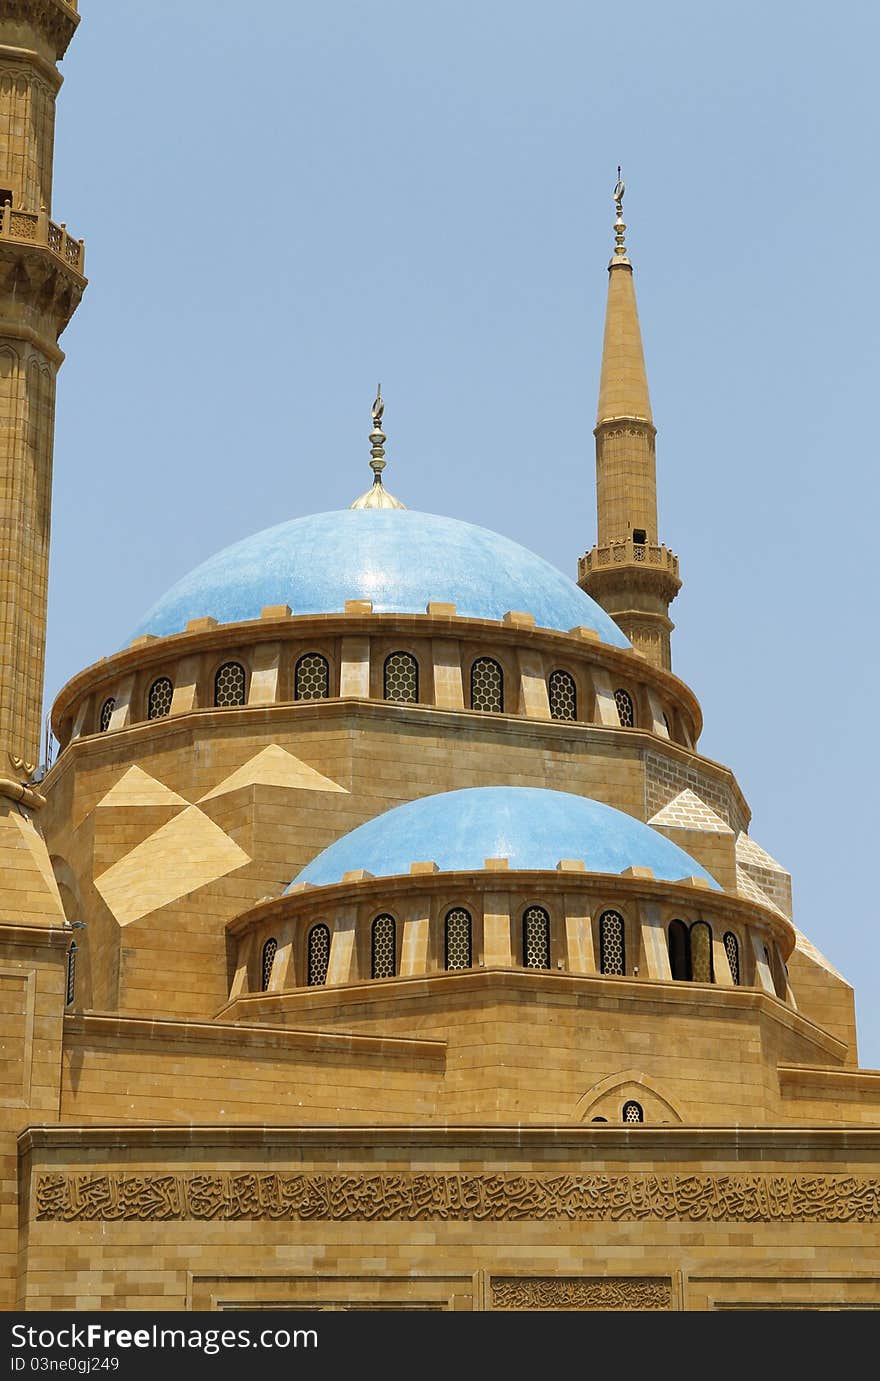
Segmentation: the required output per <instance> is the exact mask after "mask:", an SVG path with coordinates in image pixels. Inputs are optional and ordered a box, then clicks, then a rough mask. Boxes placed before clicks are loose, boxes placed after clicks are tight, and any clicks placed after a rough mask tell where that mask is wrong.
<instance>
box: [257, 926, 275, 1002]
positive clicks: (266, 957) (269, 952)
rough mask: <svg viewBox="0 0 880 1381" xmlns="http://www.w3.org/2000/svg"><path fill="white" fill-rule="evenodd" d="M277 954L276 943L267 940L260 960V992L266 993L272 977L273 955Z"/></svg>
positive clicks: (272, 940)
mask: <svg viewBox="0 0 880 1381" xmlns="http://www.w3.org/2000/svg"><path fill="white" fill-rule="evenodd" d="M277 952H278V941H277V940H275V939H269V940H267V941H266V943H265V944H264V945H263V953H262V956H261V958H260V991H261V992H264V993H265V992H267V991H268V989H269V981H270V979H271V977H272V965H273V964H274V963H275V955H276V954H277Z"/></svg>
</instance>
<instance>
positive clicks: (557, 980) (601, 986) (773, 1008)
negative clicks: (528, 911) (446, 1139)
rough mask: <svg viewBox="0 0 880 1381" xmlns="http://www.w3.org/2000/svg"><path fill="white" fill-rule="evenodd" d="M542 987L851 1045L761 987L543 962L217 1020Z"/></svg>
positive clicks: (825, 1047) (227, 1012)
mask: <svg viewBox="0 0 880 1381" xmlns="http://www.w3.org/2000/svg"><path fill="white" fill-rule="evenodd" d="M542 992H547V993H549V994H550V995H551V996H553V997H555V998H557V999H559V998H570V999H572V1000H573V1001H577V1002H578V1003H579V1004H580V1005H585V1004H587V1003H588V1001H589V1000H591V999H592V1001H593V1003H594V1004H595V1005H596V1006H597V1007H601V1006H602V1004H603V1003H612V1004H613V1006H614V1009H615V1011H617V1012H632V1013H633V1014H638V1012H639V1011H640V1010H642V1009H643V1007H644V1004H645V1002H646V1001H653V1002H658V1003H662V1004H663V1005H664V1006H666V1007H668V1008H669V1009H670V1012H673V1013H674V1012H675V1009H676V1008H678V1009H686V1010H687V1011H689V1012H690V1013H691V1015H692V1014H693V1013H694V1012H695V1011H699V1012H700V1013H701V1014H702V1013H709V1012H712V1011H713V1010H714V1012H715V1013H716V1014H717V1013H724V1014H725V1015H726V1016H728V1017H730V1016H735V1017H740V1018H745V1017H748V1016H749V1015H750V1014H757V1016H758V1017H759V1018H760V1019H762V1020H766V1021H769V1022H771V1023H772V1024H774V1025H776V1026H781V1027H783V1028H785V1029H786V1030H787V1031H789V1032H792V1033H794V1034H795V1035H796V1036H797V1037H798V1039H800V1040H805V1041H807V1042H808V1043H809V1044H810V1045H812V1046H814V1047H815V1048H816V1050H817V1051H818V1052H819V1053H820V1055H821V1058H822V1059H824V1060H825V1061H829V1060H831V1061H834V1060H839V1061H840V1064H841V1065H842V1064H843V1061H844V1059H845V1058H846V1054H847V1047H846V1046H845V1045H844V1043H843V1042H842V1041H839V1040H837V1039H836V1038H835V1037H834V1036H831V1035H829V1034H828V1032H827V1031H823V1030H822V1028H821V1027H820V1026H817V1025H816V1023H815V1022H813V1021H810V1019H809V1018H808V1017H805V1016H803V1015H802V1014H801V1013H800V1012H796V1011H794V1010H793V1009H792V1008H790V1007H786V1005H785V1004H784V1003H783V1002H781V1001H780V1000H779V999H778V998H775V997H770V996H769V994H767V993H764V992H761V991H760V989H758V988H722V987H720V986H719V985H718V984H710V983H684V982H675V981H673V980H670V981H669V982H668V983H661V982H656V981H654V980H651V979H644V978H616V977H611V976H610V975H607V974H571V973H559V972H554V971H546V972H545V971H541V970H537V969H523V968H516V969H490V968H486V969H471V970H467V971H456V972H455V973H447V972H440V973H436V974H419V975H418V977H416V978H402V977H397V978H372V979H367V980H361V981H359V982H356V983H350V984H345V985H340V986H339V987H333V988H317V987H316V988H296V989H290V990H289V991H288V992H286V993H285V992H278V993H251V994H245V995H243V996H241V997H238V998H234V999H233V1000H232V1001H231V1002H229V1003H227V1004H226V1006H225V1007H223V1008H221V1010H220V1011H219V1012H218V1013H217V1020H218V1021H219V1020H224V1021H227V1022H228V1021H230V1020H231V1019H234V1018H233V1016H232V1014H233V1013H240V1014H241V1017H242V1020H243V1021H244V1023H245V1024H246V1025H252V1024H253V1023H254V1019H255V1017H256V1016H257V1014H258V1013H259V1012H261V1011H263V1012H274V1013H276V1014H284V1015H286V1014H287V1013H299V1014H304V1013H306V1012H308V1013H310V1014H313V1015H314V1016H315V1018H316V1019H318V1020H320V1019H321V1009H322V1008H325V1009H327V1011H328V1014H329V1015H328V1019H330V1020H334V1021H339V1020H340V1017H341V1015H342V1013H343V1012H344V1011H345V1010H346V1009H347V1008H363V1007H364V1006H368V1007H369V1009H370V1011H371V1012H372V1013H373V1014H374V1015H375V1014H376V1013H378V1012H381V1011H382V1009H383V1008H388V1007H391V1006H395V1005H397V1004H400V1003H411V1002H412V1001H413V999H418V1000H421V999H428V998H436V999H444V998H450V999H454V998H455V999H458V1000H461V998H462V997H465V996H471V997H475V996H477V995H480V994H482V995H483V996H484V997H485V995H486V994H487V993H490V994H494V995H495V996H496V997H497V996H498V995H499V994H504V993H511V994H526V995H528V996H529V997H531V998H532V999H534V998H535V997H536V996H538V995H539V994H540V993H542ZM295 1019H296V1018H295V1017H294V1020H295Z"/></svg>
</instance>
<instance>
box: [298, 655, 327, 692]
mask: <svg viewBox="0 0 880 1381" xmlns="http://www.w3.org/2000/svg"><path fill="white" fill-rule="evenodd" d="M329 694H330V666H329V663H328V661H327V658H326V657H322V656H321V654H320V652H304V653H303V655H302V656H301V657H300V659H299V661H298V662H297V664H296V667H295V669H294V673H293V698H294V700H326V699H327V697H328V696H329Z"/></svg>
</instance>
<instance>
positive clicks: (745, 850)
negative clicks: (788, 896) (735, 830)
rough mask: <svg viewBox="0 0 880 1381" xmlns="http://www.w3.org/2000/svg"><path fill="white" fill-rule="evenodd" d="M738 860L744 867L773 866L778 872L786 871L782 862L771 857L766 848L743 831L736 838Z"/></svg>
mask: <svg viewBox="0 0 880 1381" xmlns="http://www.w3.org/2000/svg"><path fill="white" fill-rule="evenodd" d="M736 861H737V863H741V864H742V865H743V867H744V868H748V867H750V866H751V867H753V868H771V869H774V870H775V871H776V872H778V873H784V872H785V871H786V869H785V868H783V866H782V864H781V863H777V861H776V859H775V858H771V856H770V854H768V853H767V851H766V849H762V848H761V845H760V844H756V843H755V841H754V839H750V838H749V836H748V835H747V834H746V833H745V832H743V833H742V834H738V835H737V838H736Z"/></svg>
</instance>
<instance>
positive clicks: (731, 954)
mask: <svg viewBox="0 0 880 1381" xmlns="http://www.w3.org/2000/svg"><path fill="white" fill-rule="evenodd" d="M724 948H725V950H726V952H727V962H728V964H729V965H730V976H731V978H732V979H733V981H734V984H735V986H736V987H737V988H738V987H739V985H740V983H741V981H742V979H741V975H740V968H739V940H738V939H737V938H736V936H735V935H734V933H733V931H732V930H728V932H727V934H726V935H725V937H724Z"/></svg>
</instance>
